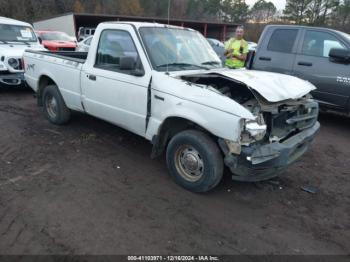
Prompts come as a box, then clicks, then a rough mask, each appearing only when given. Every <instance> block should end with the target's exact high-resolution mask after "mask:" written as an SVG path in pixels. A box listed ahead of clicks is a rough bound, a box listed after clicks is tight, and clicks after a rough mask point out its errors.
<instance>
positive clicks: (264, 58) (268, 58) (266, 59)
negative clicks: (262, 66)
mask: <svg viewBox="0 0 350 262" xmlns="http://www.w3.org/2000/svg"><path fill="white" fill-rule="evenodd" d="M259 60H261V61H271V57H265V56H261V57H259Z"/></svg>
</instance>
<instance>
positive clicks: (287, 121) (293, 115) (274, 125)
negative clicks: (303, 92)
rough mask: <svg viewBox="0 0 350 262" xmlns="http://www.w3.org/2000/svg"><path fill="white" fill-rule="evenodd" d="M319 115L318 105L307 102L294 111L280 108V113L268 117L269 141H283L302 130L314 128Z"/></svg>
mask: <svg viewBox="0 0 350 262" xmlns="http://www.w3.org/2000/svg"><path fill="white" fill-rule="evenodd" d="M318 113H319V107H318V103H317V102H314V101H309V102H307V103H305V104H303V105H300V106H298V107H297V108H296V109H294V110H291V111H290V110H288V109H285V111H284V109H283V108H282V109H281V111H280V113H279V114H277V115H272V116H271V117H270V122H271V123H270V125H269V126H270V132H269V133H270V139H271V140H278V141H281V140H285V139H288V138H289V137H290V136H291V135H294V134H296V133H298V132H300V131H302V130H305V129H307V128H310V127H312V126H314V125H315V124H316V122H317V118H318Z"/></svg>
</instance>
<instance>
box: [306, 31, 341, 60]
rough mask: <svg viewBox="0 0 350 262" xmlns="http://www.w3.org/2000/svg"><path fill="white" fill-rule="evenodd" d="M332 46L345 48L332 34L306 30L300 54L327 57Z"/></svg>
mask: <svg viewBox="0 0 350 262" xmlns="http://www.w3.org/2000/svg"><path fill="white" fill-rule="evenodd" d="M332 48H340V49H346V48H345V46H344V45H343V44H342V43H341V42H340V41H339V40H338V39H337V38H336V37H334V36H333V35H332V34H329V33H325V32H318V31H312V30H308V31H306V34H305V38H304V42H303V47H302V54H303V55H310V56H318V57H329V52H330V51H331V49H332Z"/></svg>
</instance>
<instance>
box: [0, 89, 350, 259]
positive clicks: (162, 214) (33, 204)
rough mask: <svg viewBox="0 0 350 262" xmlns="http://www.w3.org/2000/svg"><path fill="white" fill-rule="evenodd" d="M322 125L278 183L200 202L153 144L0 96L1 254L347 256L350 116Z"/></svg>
mask: <svg viewBox="0 0 350 262" xmlns="http://www.w3.org/2000/svg"><path fill="white" fill-rule="evenodd" d="M320 121H321V124H322V131H321V133H320V134H319V135H318V137H317V140H316V141H315V143H314V145H313V147H312V149H311V150H310V151H309V152H308V153H307V154H306V156H305V157H303V159H302V160H300V161H299V162H297V163H296V164H294V165H293V166H292V167H290V169H289V170H288V171H287V172H286V173H285V174H284V176H283V177H281V178H279V179H278V180H275V181H273V182H267V183H259V184H246V183H238V182H233V181H231V180H230V175H229V174H227V175H226V176H225V179H224V180H223V181H222V183H221V184H220V186H219V187H218V188H216V189H215V190H214V191H213V192H210V193H208V194H193V193H190V192H187V191H185V190H183V189H182V188H180V187H178V186H177V185H176V184H175V183H174V182H173V181H172V180H171V179H170V177H169V176H168V174H167V169H166V165H165V160H164V158H160V159H157V160H151V159H150V157H149V155H150V152H151V145H150V143H149V142H148V141H146V140H144V139H143V138H140V137H138V136H136V135H133V134H131V133H128V132H127V131H124V130H122V129H120V128H118V127H115V126H112V125H110V124H108V123H105V122H103V121H100V120H97V119H94V118H92V117H89V116H85V115H80V114H76V115H74V118H73V119H72V121H71V123H70V124H69V125H68V126H64V127H57V126H53V125H51V124H50V123H48V122H47V121H46V120H45V119H44V117H43V115H42V114H41V112H40V111H39V109H38V108H37V107H36V101H35V99H34V98H33V94H32V93H31V92H29V91H0V254H80V255H84V254H143V255H145V254H153V255H154V254H157V255H160V254H173V255H175V254H213V255H214V254H347V253H348V252H349V250H350V222H349V221H350V190H349V189H350V162H349V161H348V160H349V156H350V119H349V118H344V117H339V116H334V115H321V117H320ZM306 185H311V186H315V187H317V188H318V190H319V191H318V192H317V193H316V194H310V193H307V192H305V191H303V190H301V187H302V186H306Z"/></svg>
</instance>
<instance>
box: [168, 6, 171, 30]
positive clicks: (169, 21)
mask: <svg viewBox="0 0 350 262" xmlns="http://www.w3.org/2000/svg"><path fill="white" fill-rule="evenodd" d="M170 6H171V0H168V25H170Z"/></svg>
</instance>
